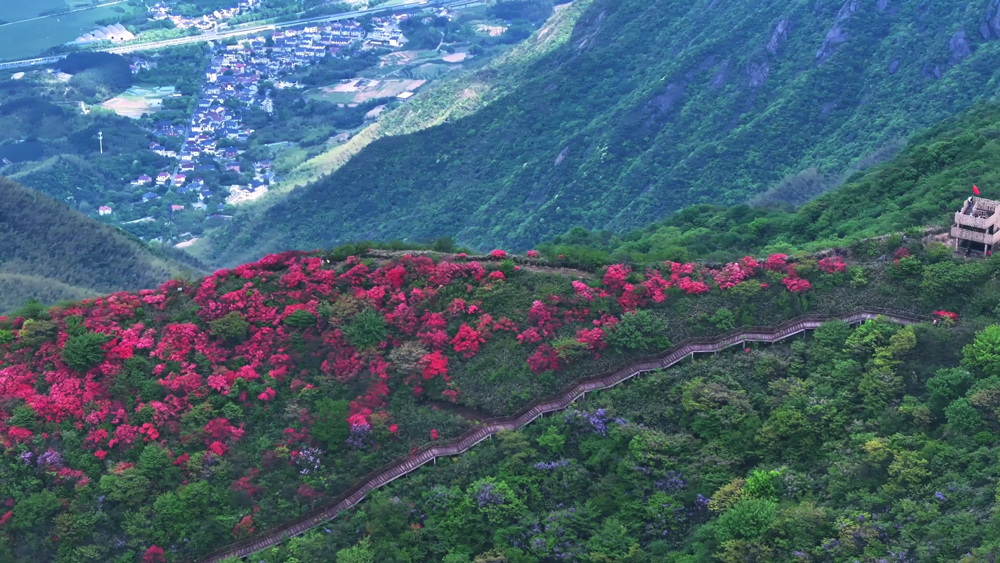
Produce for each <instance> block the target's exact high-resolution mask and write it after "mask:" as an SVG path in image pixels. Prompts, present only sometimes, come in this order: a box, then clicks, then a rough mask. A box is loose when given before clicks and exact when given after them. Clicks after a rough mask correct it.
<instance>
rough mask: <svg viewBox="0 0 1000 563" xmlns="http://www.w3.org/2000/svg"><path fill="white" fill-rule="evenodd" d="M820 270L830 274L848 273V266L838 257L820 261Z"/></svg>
mask: <svg viewBox="0 0 1000 563" xmlns="http://www.w3.org/2000/svg"><path fill="white" fill-rule="evenodd" d="M817 266H818V267H819V269H820V270H823V271H824V272H826V273H828V274H835V273H838V272H846V271H847V264H845V263H844V259H843V258H841V257H840V256H837V257H826V258H824V259H822V260H820V261H819V263H818V264H817Z"/></svg>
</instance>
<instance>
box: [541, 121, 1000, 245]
mask: <svg viewBox="0 0 1000 563" xmlns="http://www.w3.org/2000/svg"><path fill="white" fill-rule="evenodd" d="M998 163H1000V107H998V106H997V105H996V104H994V103H990V104H983V105H982V106H980V107H977V108H975V109H973V110H971V111H969V112H966V113H964V114H962V115H961V116H959V117H955V118H952V119H947V120H945V121H944V122H942V123H940V124H938V125H937V126H935V127H933V128H931V129H929V130H927V131H925V132H923V133H920V134H918V135H917V136H915V137H913V138H912V139H911V141H910V143H909V145H908V146H907V147H906V148H905V149H904V150H902V151H901V152H900V153H899V154H898V155H897V156H895V157H893V158H891V159H890V160H889V161H887V162H885V163H884V164H882V165H879V166H876V167H873V168H870V169H868V170H866V171H865V172H862V173H859V174H856V175H855V176H853V177H851V178H850V179H848V181H847V182H846V183H845V184H843V185H842V186H840V187H839V188H837V189H835V190H832V191H830V192H828V193H826V194H824V195H822V196H820V197H818V198H816V199H815V200H813V201H811V202H809V203H807V204H805V205H803V206H801V207H800V208H798V209H791V208H790V206H788V205H782V204H780V203H776V202H780V201H789V200H791V201H795V200H802V199H804V197H803V196H804V194H803V192H805V195H808V194H809V192H810V190H811V188H812V185H811V184H810V183H809V182H808V181H805V178H802V177H800V178H796V179H790V180H788V181H786V182H781V183H780V184H779V185H777V186H775V188H773V189H772V190H770V191H768V192H767V193H766V194H764V197H761V198H758V202H756V203H754V204H753V205H751V206H747V205H735V206H730V207H723V206H718V205H714V206H713V205H697V206H692V207H689V208H686V209H684V210H682V211H680V212H678V213H675V214H672V215H670V216H669V217H668V218H667V219H665V220H664V221H662V222H659V223H655V224H652V225H649V226H647V227H644V228H642V229H637V230H635V231H632V232H630V233H627V234H624V235H620V236H619V235H616V234H614V233H611V232H608V231H589V232H588V231H586V230H585V229H581V228H575V229H572V230H570V231H569V232H567V233H564V234H562V235H560V236H558V237H555V239H554V240H553V242H552V243H547V244H543V245H541V246H540V249H542V250H544V251H545V253H546V254H547V255H549V256H550V257H552V258H556V257H557V256H559V255H563V257H564V258H565V260H566V261H568V262H580V263H607V262H609V261H612V260H618V261H621V260H629V261H636V262H640V263H642V262H646V261H656V260H689V259H694V258H701V259H706V258H710V259H719V260H726V259H732V258H733V257H736V256H739V255H741V254H745V253H748V252H761V251H765V250H766V251H773V252H792V251H794V250H797V249H798V250H818V249H822V248H829V247H832V246H837V245H840V246H851V245H854V244H856V243H859V242H860V241H864V240H865V239H869V238H872V237H878V236H881V235H884V234H889V233H893V232H900V233H902V232H908V233H909V234H910V235H912V236H918V237H919V236H921V234H922V233H923V232H924V229H925V227H931V226H938V227H942V228H944V229H947V228H948V227H950V226H951V224H952V223H953V222H954V213H955V212H956V211H957V210H958V209H959V208H960V207H961V203H962V200H964V199H965V198H967V197H969V196H970V195H972V186H973V185H978V186H979V187H980V188H981V189H982V194H983V196H984V197H988V198H993V199H1000V166H998ZM862 244H863V245H864V244H865V243H862Z"/></svg>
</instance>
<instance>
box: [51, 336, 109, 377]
mask: <svg viewBox="0 0 1000 563" xmlns="http://www.w3.org/2000/svg"><path fill="white" fill-rule="evenodd" d="M110 339H111V337H110V336H108V335H106V334H100V333H96V332H85V333H83V334H81V335H79V336H73V337H71V338H70V339H69V340H67V341H66V345H65V346H64V347H63V351H62V360H63V361H64V362H66V365H68V366H69V367H70V368H72V369H74V370H76V371H78V372H80V373H83V372H85V371H87V370H88V369H90V368H91V367H93V366H95V365H97V363H98V362H100V361H101V360H102V359H104V350H102V349H101V347H102V346H104V344H105V343H107V342H108V340H110Z"/></svg>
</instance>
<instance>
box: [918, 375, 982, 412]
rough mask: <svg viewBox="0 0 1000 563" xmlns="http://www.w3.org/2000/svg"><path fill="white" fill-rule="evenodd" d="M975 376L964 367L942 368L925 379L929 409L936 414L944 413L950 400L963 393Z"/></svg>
mask: <svg viewBox="0 0 1000 563" xmlns="http://www.w3.org/2000/svg"><path fill="white" fill-rule="evenodd" d="M974 382H975V378H974V377H973V376H972V374H971V373H969V370H967V369H964V368H943V369H939V370H937V371H936V372H935V373H934V377H931V378H930V379H928V380H927V384H926V387H927V400H928V403H930V407H931V409H933V411H934V413H935V414H937V415H941V414H943V413H944V409H945V407H947V406H948V405H949V404H951V402H952V401H954V400H955V399H957V398H959V397H961V396H962V395H965V392H966V391H968V390H969V388H970V387H972V384H973V383H974Z"/></svg>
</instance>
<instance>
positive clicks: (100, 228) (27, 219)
mask: <svg viewBox="0 0 1000 563" xmlns="http://www.w3.org/2000/svg"><path fill="white" fill-rule="evenodd" d="M0 201H3V202H4V205H3V206H2V207H0V239H2V240H3V241H4V242H3V244H2V245H0V274H3V275H6V276H13V277H8V278H7V281H6V282H5V284H4V290H5V291H4V293H3V299H2V300H0V310H9V309H10V308H13V307H14V306H17V305H20V304H21V303H23V302H24V301H25V300H27V299H29V298H37V299H39V300H42V301H45V302H52V301H53V300H62V299H71V298H80V297H83V296H87V295H93V294H94V292H100V293H108V292H112V291H119V290H124V289H130V290H136V289H139V288H148V287H155V286H156V285H158V284H159V283H161V282H163V281H166V280H167V279H168V278H170V277H171V276H173V275H177V274H180V273H182V272H189V273H191V272H194V273H197V269H196V268H190V267H186V266H183V265H181V264H180V263H178V262H176V261H174V260H173V259H169V258H165V257H159V256H156V255H155V254H154V253H153V252H152V251H151V250H150V249H149V248H148V247H146V246H145V245H143V244H142V243H140V242H138V241H136V240H135V239H133V238H131V237H129V236H128V235H126V234H124V233H121V232H120V231H118V230H116V229H113V228H111V227H107V226H105V225H102V224H100V223H98V222H97V221H94V220H92V219H89V218H87V217H84V216H83V215H80V214H79V213H77V212H75V211H72V210H70V209H69V208H67V207H66V206H65V205H63V204H60V203H57V202H55V201H53V200H51V199H49V198H47V197H45V196H43V195H41V194H38V193H36V192H33V191H31V190H28V189H26V188H24V187H22V186H20V185H18V184H16V183H14V182H12V181H10V180H6V179H3V178H0ZM29 280H40V281H39V283H37V284H35V283H34V282H33V281H29Z"/></svg>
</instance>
